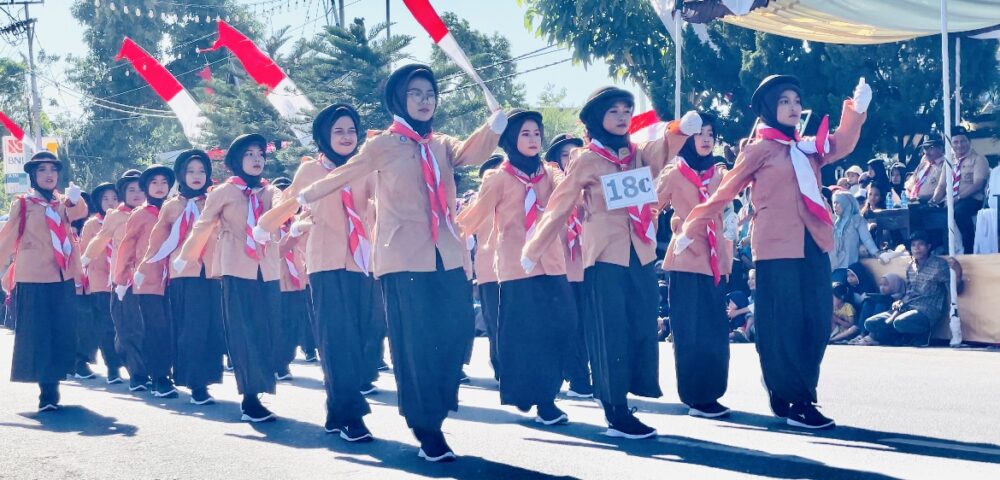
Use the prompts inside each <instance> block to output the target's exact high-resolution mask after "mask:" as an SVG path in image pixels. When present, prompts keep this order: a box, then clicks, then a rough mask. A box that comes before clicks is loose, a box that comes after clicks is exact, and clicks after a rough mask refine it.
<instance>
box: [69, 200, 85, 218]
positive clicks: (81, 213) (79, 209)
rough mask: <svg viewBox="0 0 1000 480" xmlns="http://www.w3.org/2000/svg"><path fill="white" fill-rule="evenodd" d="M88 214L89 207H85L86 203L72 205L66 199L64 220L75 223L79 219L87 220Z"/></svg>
mask: <svg viewBox="0 0 1000 480" xmlns="http://www.w3.org/2000/svg"><path fill="white" fill-rule="evenodd" d="M88 213H90V209H89V207H87V202H84V201H83V200H80V201H79V202H76V203H73V202H71V201H69V199H66V218H68V219H69V221H70V222H75V221H77V220H79V219H81V218H87V214H88Z"/></svg>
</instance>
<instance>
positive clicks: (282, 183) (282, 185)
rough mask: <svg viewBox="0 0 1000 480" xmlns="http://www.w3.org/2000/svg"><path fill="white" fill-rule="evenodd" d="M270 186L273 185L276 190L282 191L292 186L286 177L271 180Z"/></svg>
mask: <svg viewBox="0 0 1000 480" xmlns="http://www.w3.org/2000/svg"><path fill="white" fill-rule="evenodd" d="M271 185H274V186H275V188H277V189H278V190H284V189H286V188H288V187H290V186H291V185H292V180H291V179H290V178H288V177H278V178H275V179H274V180H271Z"/></svg>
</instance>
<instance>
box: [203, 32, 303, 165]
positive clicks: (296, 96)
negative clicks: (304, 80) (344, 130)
mask: <svg viewBox="0 0 1000 480" xmlns="http://www.w3.org/2000/svg"><path fill="white" fill-rule="evenodd" d="M222 47H226V48H228V49H229V51H231V52H233V55H235V56H236V58H237V59H238V60H239V61H240V63H241V64H243V68H244V69H246V71H247V74H249V75H250V78H253V79H254V81H255V82H257V83H258V84H259V85H262V86H264V87H267V101H268V102H270V103H271V105H272V106H274V108H275V110H277V111H278V114H279V115H281V118H284V119H285V120H287V121H288V123H289V126H290V127H291V129H292V133H294V134H295V138H297V139H298V140H299V142H300V143H301V144H303V145H309V144H310V143H312V127H311V125H310V124H309V117H308V113H309V112H311V111H312V110H315V107H313V104H312V102H310V101H309V99H308V98H306V96H305V94H304V93H302V91H301V90H299V87H297V86H295V83H294V82H292V79H290V78H288V75H285V72H283V71H281V68H280V67H278V64H276V63H274V60H271V58H270V57H268V56H267V54H265V53H264V52H263V51H261V49H260V48H257V45H254V43H253V41H251V40H250V39H249V38H247V36H246V35H243V34H242V33H240V32H239V30H236V29H235V28H233V27H232V26H231V25H229V24H228V23H226V22H224V21H222V20H219V38H218V40H216V41H215V43H214V44H212V46H211V47H209V48H204V49H198V52H199V53H201V52H212V51H215V50H218V49H220V48H222Z"/></svg>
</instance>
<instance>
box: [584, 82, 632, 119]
mask: <svg viewBox="0 0 1000 480" xmlns="http://www.w3.org/2000/svg"><path fill="white" fill-rule="evenodd" d="M615 100H625V101H627V102H629V103H632V104H635V96H633V95H632V92H629V91H628V90H622V89H620V88H618V87H613V86H607V87H601V88H598V89H597V90H594V92H593V93H591V94H590V96H589V97H587V102H586V103H584V104H583V108H582V109H580V120H581V121H583V122H585V123H586V121H587V119H588V118H591V117H592V116H593V115H594V114H603V112H597V111H596V110H598V109H600V108H601V107H602V106H604V105H610V104H611V103H612V102H613V101H615Z"/></svg>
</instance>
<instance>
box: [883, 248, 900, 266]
mask: <svg viewBox="0 0 1000 480" xmlns="http://www.w3.org/2000/svg"><path fill="white" fill-rule="evenodd" d="M899 255H900V254H899V252H893V251H888V252H882V253H880V254H878V261H879V263H881V264H882V265H888V264H889V263H890V262H892V259H894V258H896V257H898V256H899Z"/></svg>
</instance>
